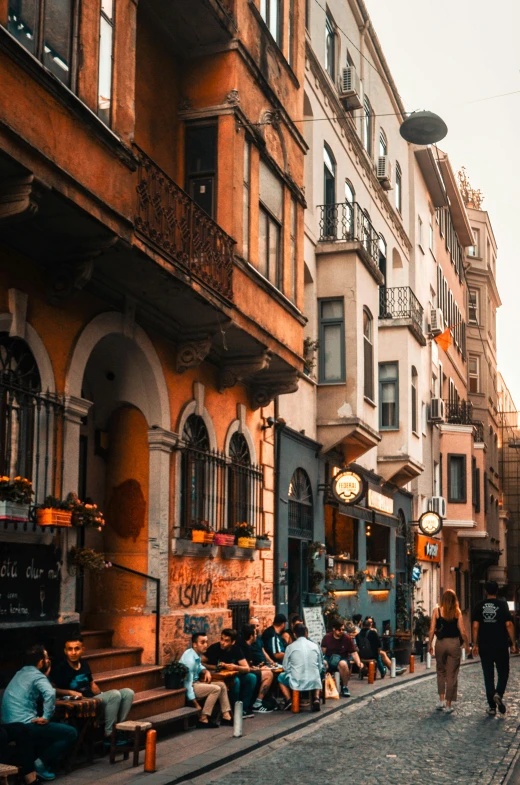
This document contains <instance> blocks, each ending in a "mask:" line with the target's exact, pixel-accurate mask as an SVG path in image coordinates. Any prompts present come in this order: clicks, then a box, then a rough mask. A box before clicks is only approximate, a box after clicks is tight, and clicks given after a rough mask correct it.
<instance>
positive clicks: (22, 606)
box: [0, 542, 62, 623]
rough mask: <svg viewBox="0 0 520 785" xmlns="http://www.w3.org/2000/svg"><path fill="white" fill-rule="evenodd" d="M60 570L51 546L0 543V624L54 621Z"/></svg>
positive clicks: (54, 551) (58, 596)
mask: <svg viewBox="0 0 520 785" xmlns="http://www.w3.org/2000/svg"><path fill="white" fill-rule="evenodd" d="M61 569H62V565H61V551H60V550H59V549H58V548H55V546H54V545H36V544H29V543H18V542H0V623H1V622H20V621H38V622H44V621H52V620H54V619H57V618H58V614H59V610H60V585H61Z"/></svg>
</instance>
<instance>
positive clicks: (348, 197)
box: [345, 180, 356, 240]
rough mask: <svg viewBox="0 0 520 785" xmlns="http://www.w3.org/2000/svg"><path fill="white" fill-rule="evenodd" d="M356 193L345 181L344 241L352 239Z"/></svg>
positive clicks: (348, 182) (349, 183) (350, 184)
mask: <svg viewBox="0 0 520 785" xmlns="http://www.w3.org/2000/svg"><path fill="white" fill-rule="evenodd" d="M355 201H356V192H355V191H354V186H353V185H352V183H351V182H350V180H345V223H346V229H347V237H346V239H347V240H349V239H353V238H354V202H355Z"/></svg>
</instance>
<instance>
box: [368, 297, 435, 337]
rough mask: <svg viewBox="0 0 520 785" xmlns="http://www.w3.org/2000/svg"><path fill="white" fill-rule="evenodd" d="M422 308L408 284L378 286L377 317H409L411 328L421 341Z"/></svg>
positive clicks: (422, 335)
mask: <svg viewBox="0 0 520 785" xmlns="http://www.w3.org/2000/svg"><path fill="white" fill-rule="evenodd" d="M423 314H424V309H423V307H422V305H421V303H420V302H419V300H418V299H417V297H416V296H415V294H414V293H413V291H412V289H410V287H409V286H393V287H391V288H387V287H386V286H380V287H379V318H380V319H410V320H411V325H410V326H411V328H412V330H413V332H414V334H415V335H416V336H417V338H418V339H419V341H421V343H422V342H423V341H424V340H425V339H424V332H423Z"/></svg>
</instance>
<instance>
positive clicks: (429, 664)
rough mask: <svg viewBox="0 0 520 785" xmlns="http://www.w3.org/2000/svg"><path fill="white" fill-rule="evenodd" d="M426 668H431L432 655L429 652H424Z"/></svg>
mask: <svg viewBox="0 0 520 785" xmlns="http://www.w3.org/2000/svg"><path fill="white" fill-rule="evenodd" d="M426 667H427V668H431V667H432V655H431V654H430V652H429V651H428V652H426Z"/></svg>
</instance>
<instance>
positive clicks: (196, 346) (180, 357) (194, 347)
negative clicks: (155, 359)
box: [175, 335, 213, 373]
mask: <svg viewBox="0 0 520 785" xmlns="http://www.w3.org/2000/svg"><path fill="white" fill-rule="evenodd" d="M212 339H213V336H211V335H202V336H199V337H194V338H192V339H190V340H187V341H184V342H182V343H179V344H178V345H177V360H176V364H175V367H176V370H177V373H184V371H187V370H188V368H197V366H199V365H200V364H201V362H202V361H203V360H204V359H205V358H206V357H207V356H208V354H209V351H210V349H211V341H212Z"/></svg>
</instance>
